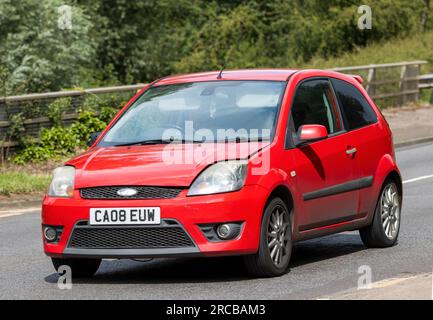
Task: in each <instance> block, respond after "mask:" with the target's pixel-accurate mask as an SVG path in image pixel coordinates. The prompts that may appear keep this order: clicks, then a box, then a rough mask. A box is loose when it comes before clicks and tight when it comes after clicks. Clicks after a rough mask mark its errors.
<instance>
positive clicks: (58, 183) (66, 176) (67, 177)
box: [48, 166, 75, 198]
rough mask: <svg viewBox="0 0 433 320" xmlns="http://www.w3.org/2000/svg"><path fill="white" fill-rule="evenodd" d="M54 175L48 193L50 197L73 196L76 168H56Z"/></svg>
mask: <svg viewBox="0 0 433 320" xmlns="http://www.w3.org/2000/svg"><path fill="white" fill-rule="evenodd" d="M53 175H54V177H53V180H52V181H51V184H50V188H49V189H48V195H49V196H50V197H61V198H72V196H73V194H74V185H75V168H74V167H70V166H65V167H59V168H57V169H55V170H54V172H53Z"/></svg>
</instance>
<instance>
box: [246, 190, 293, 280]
mask: <svg viewBox="0 0 433 320" xmlns="http://www.w3.org/2000/svg"><path fill="white" fill-rule="evenodd" d="M278 217H280V218H278ZM280 252H281V253H280ZM280 254H281V255H280ZM291 254H292V226H291V222H290V211H289V210H288V208H287V206H286V204H285V203H284V201H283V200H281V199H280V198H273V199H272V200H271V201H270V202H269V203H268V205H267V206H266V208H265V211H264V214H263V218H262V226H261V231H260V243H259V251H258V252H257V253H256V254H254V255H248V256H245V257H244V263H245V266H246V268H247V270H248V272H249V273H250V274H251V275H254V276H258V277H275V276H281V275H283V274H284V273H286V272H287V269H288V267H289V263H290V257H291ZM278 261H279V262H278Z"/></svg>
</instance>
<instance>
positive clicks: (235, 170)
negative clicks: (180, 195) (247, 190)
mask: <svg viewBox="0 0 433 320" xmlns="http://www.w3.org/2000/svg"><path fill="white" fill-rule="evenodd" d="M247 172H248V161H246V160H239V161H224V162H218V163H216V164H214V165H212V166H210V167H209V168H207V169H206V170H205V171H203V172H202V173H201V174H200V175H199V176H198V178H197V179H196V180H195V181H194V183H193V184H192V186H191V188H190V189H189V192H188V196H198V195H205V194H215V193H223V192H231V191H237V190H239V189H241V188H242V187H243V186H244V183H245V178H246V176H247Z"/></svg>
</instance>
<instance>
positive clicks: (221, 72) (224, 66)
mask: <svg viewBox="0 0 433 320" xmlns="http://www.w3.org/2000/svg"><path fill="white" fill-rule="evenodd" d="M225 68H226V63H225V62H223V63H222V64H221V70H220V73H219V74H218V76H217V79H218V80H219V79H222V77H223V71H224V69H225Z"/></svg>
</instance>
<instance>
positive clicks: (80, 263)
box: [51, 258, 101, 278]
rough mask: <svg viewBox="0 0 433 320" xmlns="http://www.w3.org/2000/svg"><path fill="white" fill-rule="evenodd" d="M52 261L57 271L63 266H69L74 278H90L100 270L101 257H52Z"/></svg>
mask: <svg viewBox="0 0 433 320" xmlns="http://www.w3.org/2000/svg"><path fill="white" fill-rule="evenodd" d="M51 261H52V262H53V266H54V269H56V271H57V272H58V271H59V268H60V267H61V266H69V267H70V268H71V272H72V275H71V276H72V278H90V277H92V276H93V275H94V274H95V273H96V271H98V269H99V266H100V264H101V259H61V258H51Z"/></svg>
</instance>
